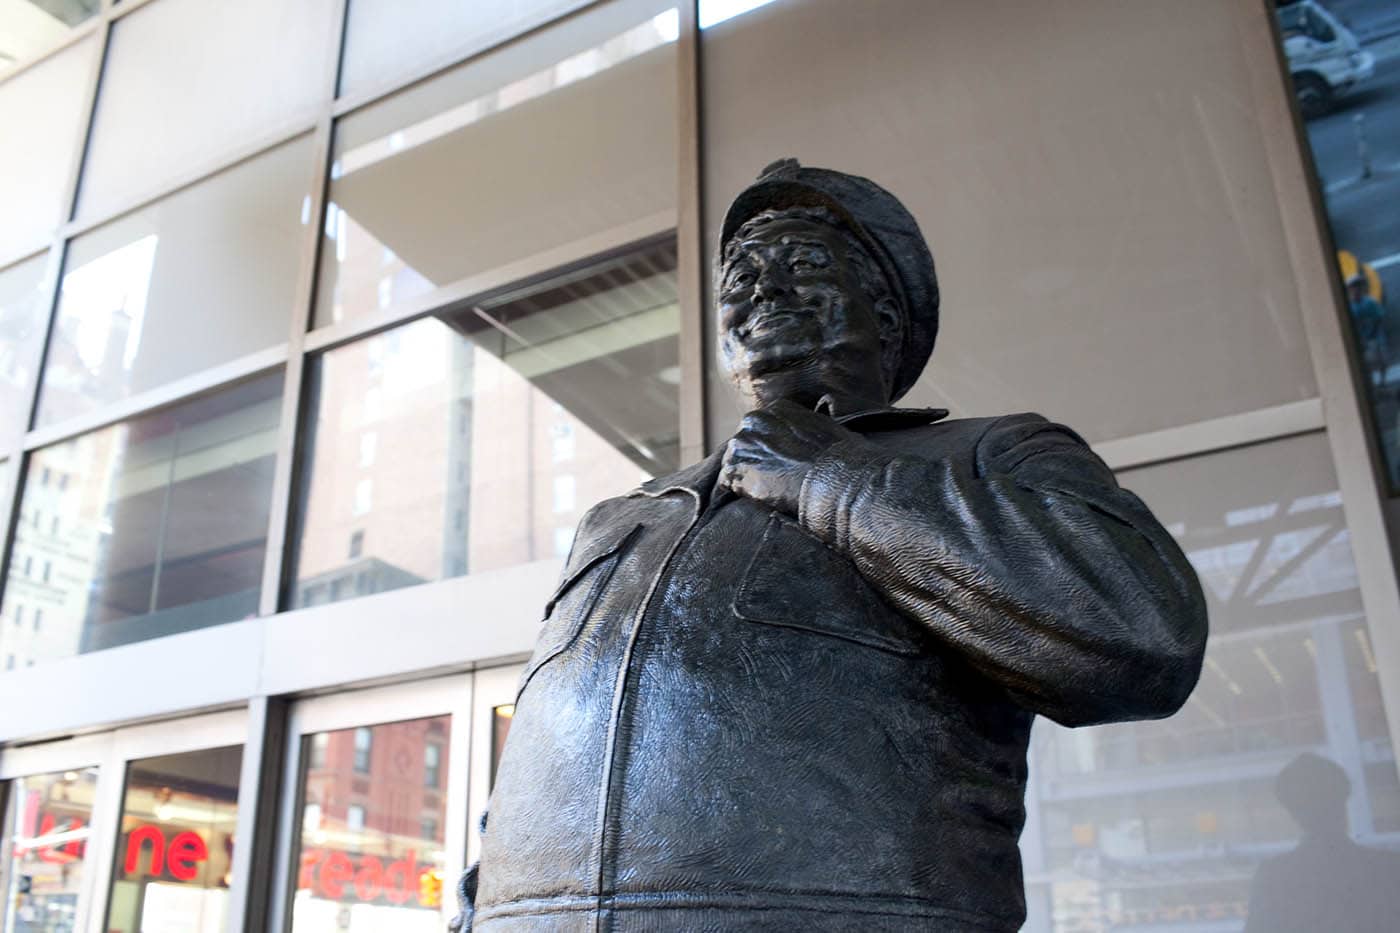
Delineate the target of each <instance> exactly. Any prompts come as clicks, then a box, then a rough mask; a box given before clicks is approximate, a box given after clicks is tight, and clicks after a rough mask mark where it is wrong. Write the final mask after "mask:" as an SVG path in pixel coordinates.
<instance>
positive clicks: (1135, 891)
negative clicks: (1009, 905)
mask: <svg viewBox="0 0 1400 933" xmlns="http://www.w3.org/2000/svg"><path fill="white" fill-rule="evenodd" d="M1121 479H1122V482H1123V483H1124V485H1126V486H1128V487H1129V488H1131V489H1133V490H1134V491H1135V492H1137V493H1138V494H1139V495H1141V496H1142V497H1143V499H1144V500H1146V502H1147V503H1148V504H1149V505H1150V506H1151V507H1152V509H1153V511H1154V512H1155V513H1156V514H1157V516H1158V517H1159V518H1160V519H1161V520H1162V521H1163V523H1164V524H1166V525H1167V527H1168V529H1169V530H1171V531H1172V533H1173V534H1174V535H1175V536H1176V537H1177V540H1178V541H1179V542H1180V543H1181V545H1182V547H1183V549H1184V550H1185V551H1186V553H1187V556H1188V557H1189V558H1190V559H1191V562H1192V564H1193V565H1194V566H1195V567H1196V569H1197V572H1198V573H1199V574H1200V576H1201V583H1202V585H1203V587H1204V589H1205V592H1206V598H1207V601H1208V603H1209V608H1210V621H1211V635H1210V642H1209V645H1208V648H1207V652H1206V662H1205V669H1204V671H1203V672H1202V674H1201V681H1200V684H1199V685H1198V686H1197V687H1196V690H1195V692H1194V693H1193V694H1192V696H1191V698H1190V700H1189V701H1188V702H1187V704H1186V706H1185V708H1184V709H1182V710H1181V712H1179V713H1177V714H1176V715H1175V716H1173V717H1171V718H1170V719H1166V720H1161V721H1157V722H1138V723H1125V724H1121V725H1112V726H1104V727H1099V728H1093V729H1075V730H1070V729H1063V728H1060V727H1058V726H1056V725H1054V724H1053V723H1050V722H1049V721H1047V720H1041V721H1039V722H1037V724H1036V728H1035V732H1034V735H1033V741H1032V746H1033V749H1032V751H1033V754H1032V760H1031V785H1032V787H1031V794H1030V813H1029V819H1028V824H1027V831H1026V834H1025V837H1024V844H1023V853H1024V857H1025V862H1026V877H1027V882H1028V900H1029V902H1030V908H1031V922H1030V923H1029V924H1028V926H1027V930H1029V931H1047V930H1052V929H1053V930H1056V931H1064V933H1068V931H1079V930H1108V929H1129V928H1131V929H1166V928H1170V929H1172V930H1178V931H1201V933H1204V931H1208V930H1211V931H1213V930H1240V929H1242V928H1243V926H1244V923H1245V920H1246V917H1247V916H1248V915H1249V914H1251V913H1253V914H1255V916H1254V917H1253V918H1252V919H1251V926H1250V929H1251V930H1254V929H1256V928H1257V929H1259V930H1294V929H1297V930H1304V929H1306V930H1351V929H1357V930H1360V929H1366V930H1370V929H1385V928H1388V926H1389V925H1390V922H1391V921H1392V920H1393V915H1388V916H1387V919H1386V922H1385V923H1381V924H1379V925H1372V924H1371V923H1370V920H1371V919H1373V917H1374V915H1373V914H1372V913H1371V911H1373V910H1374V909H1376V906H1377V905H1378V904H1384V903H1385V901H1384V898H1385V897H1388V896H1390V892H1391V891H1393V889H1394V882H1395V880H1396V878H1397V877H1400V875H1397V874H1395V871H1396V869H1395V867H1394V866H1396V865H1400V825H1397V823H1396V819H1395V816H1394V815H1395V814H1396V813H1397V812H1400V785H1397V781H1396V764H1395V753H1394V749H1393V748H1392V747H1391V743H1390V738H1389V734H1388V731H1387V724H1386V718H1385V713H1384V710H1383V709H1382V707H1381V702H1380V684H1379V682H1378V680H1377V677H1376V662H1375V657H1374V655H1373V654H1372V647H1371V641H1370V636H1369V634H1368V631H1367V625H1366V620H1365V618H1364V617H1363V615H1362V608H1361V597H1360V593H1359V592H1358V590H1357V577H1356V568H1355V565H1354V563H1353V560H1352V555H1351V544H1350V540H1349V537H1348V535H1347V528H1346V522H1345V519H1344V517H1343V515H1342V507H1341V497H1340V495H1339V494H1338V492H1337V484H1336V479H1335V477H1334V476H1333V473H1332V468H1331V459H1330V455H1329V453H1328V449H1327V444H1326V440H1325V438H1324V436H1323V435H1321V434H1313V435H1308V436H1304V437H1298V438H1292V439H1289V440H1281V441H1274V442H1271V443H1267V444H1261V445H1257V446H1253V447H1247V448H1243V449H1239V450H1234V451H1229V452H1226V453H1219V454H1213V455H1210V456H1206V457H1201V458H1198V459H1193V460H1186V461H1180V462H1175V463H1171V464H1168V465H1165V466H1156V467H1147V468H1144V469H1138V470H1131V471H1127V472H1126V473H1124V474H1123V476H1122V477H1121ZM1299 787H1304V788H1307V792H1306V793H1303V794H1302V795H1301V796H1300V794H1299V792H1298V788H1299ZM1329 807H1332V808H1333V809H1331V810H1329V809H1328V808H1329ZM1367 872H1375V873H1376V874H1374V875H1368V874H1367ZM1382 878H1388V879H1389V880H1388V881H1387V882H1386V884H1385V889H1384V890H1381V889H1380V888H1379V886H1378V879H1382ZM1341 892H1346V893H1345V894H1342V893H1341ZM1300 902H1301V903H1307V904H1310V905H1312V906H1311V908H1310V911H1311V912H1307V913H1301V914H1300V913H1299V912H1298V910H1297V905H1298V904H1299V903H1300ZM1287 915H1296V919H1297V921H1298V924H1300V925H1290V923H1291V921H1283V920H1281V919H1280V917H1281V916H1287Z"/></svg>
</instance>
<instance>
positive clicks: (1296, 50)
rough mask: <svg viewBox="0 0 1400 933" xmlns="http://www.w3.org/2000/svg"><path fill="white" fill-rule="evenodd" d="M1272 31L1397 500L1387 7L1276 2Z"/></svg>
mask: <svg viewBox="0 0 1400 933" xmlns="http://www.w3.org/2000/svg"><path fill="white" fill-rule="evenodd" d="M1276 15H1277V18H1278V27H1279V33H1280V37H1281V39H1282V41H1283V51H1284V55H1285V57H1286V60H1287V62H1288V70H1289V72H1290V73H1291V75H1292V78H1293V89H1294V93H1295V94H1296V95H1297V97H1298V106H1299V110H1300V111H1301V112H1302V114H1303V116H1304V118H1305V119H1306V128H1307V138H1308V142H1309V144H1310V145H1311V149H1312V157H1313V168H1314V169H1315V171H1316V173H1317V184H1318V187H1319V188H1320V189H1321V190H1322V193H1323V200H1324V202H1325V204H1326V209H1327V219H1328V220H1329V221H1330V225H1331V229H1332V240H1333V245H1334V246H1335V247H1336V250H1337V265H1338V268H1339V270H1340V276H1341V279H1342V289H1343V292H1344V294H1345V300H1346V305H1347V309H1348V311H1349V312H1350V313H1349V314H1348V316H1347V321H1348V325H1349V330H1350V333H1351V338H1352V342H1353V350H1354V352H1355V354H1356V357H1357V361H1358V368H1359V369H1360V370H1361V374H1362V383H1363V385H1364V387H1365V389H1364V391H1365V393H1366V397H1367V400H1368V401H1369V403H1370V407H1371V414H1372V427H1373V430H1374V431H1375V432H1376V435H1377V441H1378V443H1379V446H1380V448H1381V451H1382V453H1383V456H1384V461H1385V473H1386V478H1387V482H1388V483H1389V486H1390V491H1391V493H1392V494H1394V493H1396V492H1400V317H1397V313H1400V312H1397V308H1400V305H1397V295H1400V224H1397V223H1396V221H1395V219H1394V217H1393V212H1392V211H1391V210H1390V209H1389V204H1390V202H1391V200H1392V199H1393V198H1394V196H1395V193H1396V192H1397V191H1400V174H1397V165H1400V161H1397V160H1400V71H1397V70H1396V69H1395V68H1394V67H1393V64H1394V63H1393V61H1392V58H1393V56H1392V55H1391V53H1390V52H1389V45H1388V44H1387V43H1388V42H1389V37H1390V35H1391V32H1392V30H1393V21H1394V20H1395V16H1394V11H1393V10H1392V9H1390V5H1389V4H1386V3H1375V2H1373V3H1366V2H1356V0H1353V2H1351V3H1347V2H1341V3H1337V2H1333V3H1327V4H1324V3H1319V2H1316V0H1294V2H1292V3H1280V4H1279V6H1278V10H1277V13H1276Z"/></svg>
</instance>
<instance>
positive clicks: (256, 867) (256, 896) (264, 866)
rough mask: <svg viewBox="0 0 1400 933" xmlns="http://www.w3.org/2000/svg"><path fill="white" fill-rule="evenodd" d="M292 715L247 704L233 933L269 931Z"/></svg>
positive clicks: (264, 700)
mask: <svg viewBox="0 0 1400 933" xmlns="http://www.w3.org/2000/svg"><path fill="white" fill-rule="evenodd" d="M287 715H288V708H287V702H286V701H285V700H282V699H278V698H268V697H256V698H254V699H253V700H252V701H251V702H250V703H249V704H248V738H247V741H246V742H245V743H244V745H243V763H242V774H241V776H240V780H239V785H238V826H237V828H236V830H235V833H234V838H236V839H238V840H241V841H240V842H239V844H238V845H237V846H235V847H234V851H233V864H232V866H231V869H230V870H231V873H232V876H233V880H232V884H231V886H230V890H229V918H228V926H227V929H229V930H263V929H266V928H267V920H268V913H267V907H268V893H269V891H268V889H269V884H270V882H271V878H272V862H273V852H274V843H275V842H276V828H277V791H278V788H279V787H280V786H281V780H282V755H283V751H284V746H285V743H286V737H287Z"/></svg>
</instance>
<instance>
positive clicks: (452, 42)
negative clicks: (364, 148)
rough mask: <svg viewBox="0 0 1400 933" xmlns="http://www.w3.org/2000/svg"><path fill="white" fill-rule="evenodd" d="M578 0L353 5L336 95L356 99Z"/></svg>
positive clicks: (404, 0) (379, 0)
mask: <svg viewBox="0 0 1400 933" xmlns="http://www.w3.org/2000/svg"><path fill="white" fill-rule="evenodd" d="M582 5H583V4H582V3H581V2H580V0H475V2H472V3H462V2H460V0H351V3H350V9H349V12H348V13H347V14H346V22H345V54H344V58H343V59H342V61H341V64H340V93H341V94H354V93H356V92H359V91H364V90H367V89H370V88H374V87H376V86H379V85H382V84H384V83H385V82H386V81H389V80H392V79H393V78H394V77H396V76H398V75H401V74H403V73H404V72H405V71H410V70H412V69H414V68H417V67H422V65H423V64H424V63H430V62H434V61H440V60H443V59H444V58H447V57H450V56H453V55H454V54H455V55H463V54H469V53H470V52H471V51H473V50H474V49H476V48H480V47H481V46H482V45H483V44H486V43H489V42H493V41H500V40H501V39H504V38H508V37H510V36H513V35H516V34H518V33H522V32H524V31H525V30H527V29H529V28H530V27H532V26H534V25H536V24H538V23H542V22H546V21H547V20H549V19H550V18H552V17H554V16H558V15H559V14H560V13H562V12H565V11H567V10H569V9H572V8H573V7H578V6H582Z"/></svg>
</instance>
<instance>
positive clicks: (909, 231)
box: [460, 159, 1206, 933]
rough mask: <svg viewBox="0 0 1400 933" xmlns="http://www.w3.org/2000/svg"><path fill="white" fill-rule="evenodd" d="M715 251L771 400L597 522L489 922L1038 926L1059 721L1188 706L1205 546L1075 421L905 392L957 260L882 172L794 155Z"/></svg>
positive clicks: (489, 892)
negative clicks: (1031, 856)
mask: <svg viewBox="0 0 1400 933" xmlns="http://www.w3.org/2000/svg"><path fill="white" fill-rule="evenodd" d="M720 260H721V261H720V263H719V276H718V282H717V296H718V298H717V300H718V303H719V327H720V333H719V351H720V359H721V362H722V364H723V366H724V369H725V371H726V373H727V374H728V376H729V378H730V379H732V381H733V383H734V385H735V387H736V388H737V390H738V392H739V394H740V395H741V396H742V398H743V400H744V402H745V404H746V405H747V406H748V407H749V408H750V409H752V411H751V412H750V413H749V414H748V415H746V416H745V417H744V419H743V422H742V424H741V426H740V428H739V430H738V432H737V433H736V434H735V435H734V437H733V438H731V439H730V440H729V441H728V443H727V444H726V445H725V446H724V447H723V448H722V449H720V450H718V451H716V452H715V453H714V454H712V455H711V456H709V457H707V458H706V459H705V460H702V461H701V462H699V463H697V464H695V465H693V466H691V467H689V468H687V469H684V470H681V471H680V472H679V473H676V474H673V475H671V476H665V477H661V478H659V479H655V480H652V481H651V482H649V483H646V484H645V485H644V486H642V487H641V488H640V489H638V490H636V491H635V492H633V493H631V494H629V495H627V496H623V497H620V498H616V499H611V500H608V501H606V502H603V503H601V504H599V505H598V506H596V507H594V508H593V509H592V511H590V512H589V513H588V515H587V516H586V517H585V518H584V520H583V522H582V523H581V524H580V525H579V529H578V534H577V538H576V540H575V542H574V547H573V551H572V553H571V554H570V556H569V559H568V562H567V565H566V567H565V569H564V574H563V580H562V582H561V583H560V585H559V588H558V590H557V591H556V592H555V594H554V596H553V597H552V598H551V599H550V600H549V603H548V605H547V606H546V609H545V613H546V620H547V621H546V622H545V626H544V630H543V632H542V634H541V636H540V640H539V644H538V647H537V648H536V651H535V655H534V657H533V658H532V659H531V661H530V663H529V666H528V667H527V668H526V670H525V673H524V676H523V678H522V680H521V686H520V694H519V698H518V702H517V705H516V709H515V718H514V722H513V725H512V727H511V732H510V738H509V741H508V742H507V745H506V749H505V752H504V755H503V757H502V760H501V763H500V768H499V771H498V774H497V783H496V787H495V791H494V793H493V796H492V800H491V805H490V816H489V818H488V819H487V820H486V821H485V826H484V838H483V844H482V856H481V861H480V865H479V869H475V868H474V869H472V870H471V871H469V872H468V874H467V875H466V876H465V877H464V879H463V882H462V885H461V888H462V890H461V895H462V897H463V898H464V902H465V903H464V911H463V916H462V918H460V922H461V923H463V924H464V925H466V926H468V927H470V928H471V929H475V930H478V931H488V933H497V931H507V930H509V931H517V930H550V931H573V930H578V931H584V930H588V931H600V930H618V931H630V930H798V929H801V930H806V931H820V930H842V931H846V930H862V931H879V930H915V929H917V930H938V931H949V930H959V931H960V930H979V931H985V930H1016V929H1018V928H1019V926H1020V925H1021V923H1022V921H1023V919H1024V916H1025V902H1024V895H1023V891H1022V880H1021V867H1020V859H1019V855H1018V852H1017V847H1016V840H1017V836H1018V835H1019V833H1020V831H1021V825H1022V822H1023V820H1024V804H1023V795H1024V791H1025V783H1026V745H1027V739H1028V736H1029V734H1030V727H1031V721H1032V719H1033V718H1034V716H1035V715H1036V714H1041V715H1045V716H1049V717H1050V718H1052V719H1054V720H1056V721H1058V722H1061V723H1065V724H1068V725H1085V724H1090V723H1101V722H1108V721H1111V720H1122V719H1134V718H1150V717H1160V716H1167V715H1170V714H1171V713H1172V712H1174V711H1175V710H1176V709H1177V708H1179V707H1180V706H1181V704H1182V703H1183V702H1185V700H1186V697H1187V694H1189V693H1190V691H1191V689H1192V687H1193V686H1194V684H1195V682H1196V678H1197V676H1198V674H1199V672H1200V666H1201V658H1202V652H1203V650H1204V645H1205V636H1206V617H1205V604H1204V600H1203V597H1202V594H1201V590H1200V586H1199V584H1198V582H1197V580H1196V576H1195V574H1194V573H1193V571H1192V569H1191V567H1190V565H1189V564H1188V563H1187V562H1186V559H1185V557H1184V556H1183V555H1182V553H1181V551H1180V549H1179V548H1178V547H1177V546H1176V544H1175V542H1173V540H1172V538H1171V537H1170V535H1168V534H1167V532H1166V531H1165V530H1163V528H1162V527H1161V526H1160V525H1159V524H1158V523H1157V521H1156V520H1155V519H1154V518H1153V517H1152V515H1151V513H1150V512H1149V511H1148V509H1147V507H1146V506H1145V505H1143V503H1142V502H1141V501H1140V500H1139V499H1138V498H1137V497H1136V496H1134V495H1133V494H1132V493H1129V492H1127V491H1125V490H1123V489H1120V488H1119V487H1118V484H1117V483H1116V482H1115V481H1114V477H1113V474H1112V473H1111V472H1110V471H1109V469H1108V467H1107V466H1105V465H1104V463H1103V462H1102V461H1101V460H1100V459H1099V458H1098V457H1097V456H1095V455H1094V454H1093V453H1092V452H1090V450H1089V448H1088V447H1087V446H1086V445H1085V444H1084V442H1083V441H1082V440H1081V439H1080V438H1079V437H1078V436H1077V435H1076V434H1074V432H1072V431H1070V430H1069V429H1068V428H1065V427H1062V426H1060V425H1057V424H1052V423H1050V422H1049V421H1046V420H1045V419H1044V418H1041V417H1040V416H1038V415H1030V414H1021V415H1008V416H1006V417H1001V418H977V419H966V420H953V421H944V420H942V419H943V418H944V417H945V416H946V414H947V412H945V411H941V410H924V409H916V410H911V409H899V408H894V407H891V406H892V403H893V402H894V401H895V400H896V399H898V398H899V397H900V396H902V395H903V394H904V393H905V392H906V391H907V390H908V389H909V387H910V386H911V385H912V384H913V383H914V380H915V379H916V378H917V377H918V375H919V373H920V371H921V370H922V369H923V367H924V363H925V361H926V360H927V359H928V356H929V353H930V352H931V350H932V347H933V342H934V336H935V334H936V331H937V323H938V286H937V281H936V279H935V276H934V267H933V257H932V256H931V255H930V254H929V251H928V247H927V246H926V245H925V243H924V240H923V236H922V234H921V233H920V232H919V228H918V226H917V225H916V224H915V222H914V219H913V218H912V217H911V216H910V215H909V213H908V212H907V211H906V210H905V209H904V207H903V206H902V205H901V204H900V203H899V201H897V200H896V199H895V198H894V197H893V196H892V195H891V194H889V193H888V192H887V191H885V190H884V189H883V188H880V187H879V186H878V185H876V184H874V183H873V182H870V181H868V180H866V179H864V178H857V177H854V176H851V175H846V174H843V173H840V172H834V171H828V170H824V169H813V168H803V167H800V166H799V165H798V164H797V162H796V161H795V160H791V159H787V160H783V161H781V162H778V163H775V164H774V165H772V166H770V167H769V168H768V169H766V170H765V171H764V173H763V174H762V175H761V176H760V177H759V179H758V181H756V182H755V183H754V184H753V185H751V186H750V187H749V188H748V189H746V190H745V191H744V192H743V193H742V194H740V195H739V197H738V198H737V199H736V201H735V202H734V204H733V205H732V206H731V208H730V209H729V211H728V213H727V215H726V217H725V218H724V224H723V231H722V236H721V243H720Z"/></svg>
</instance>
